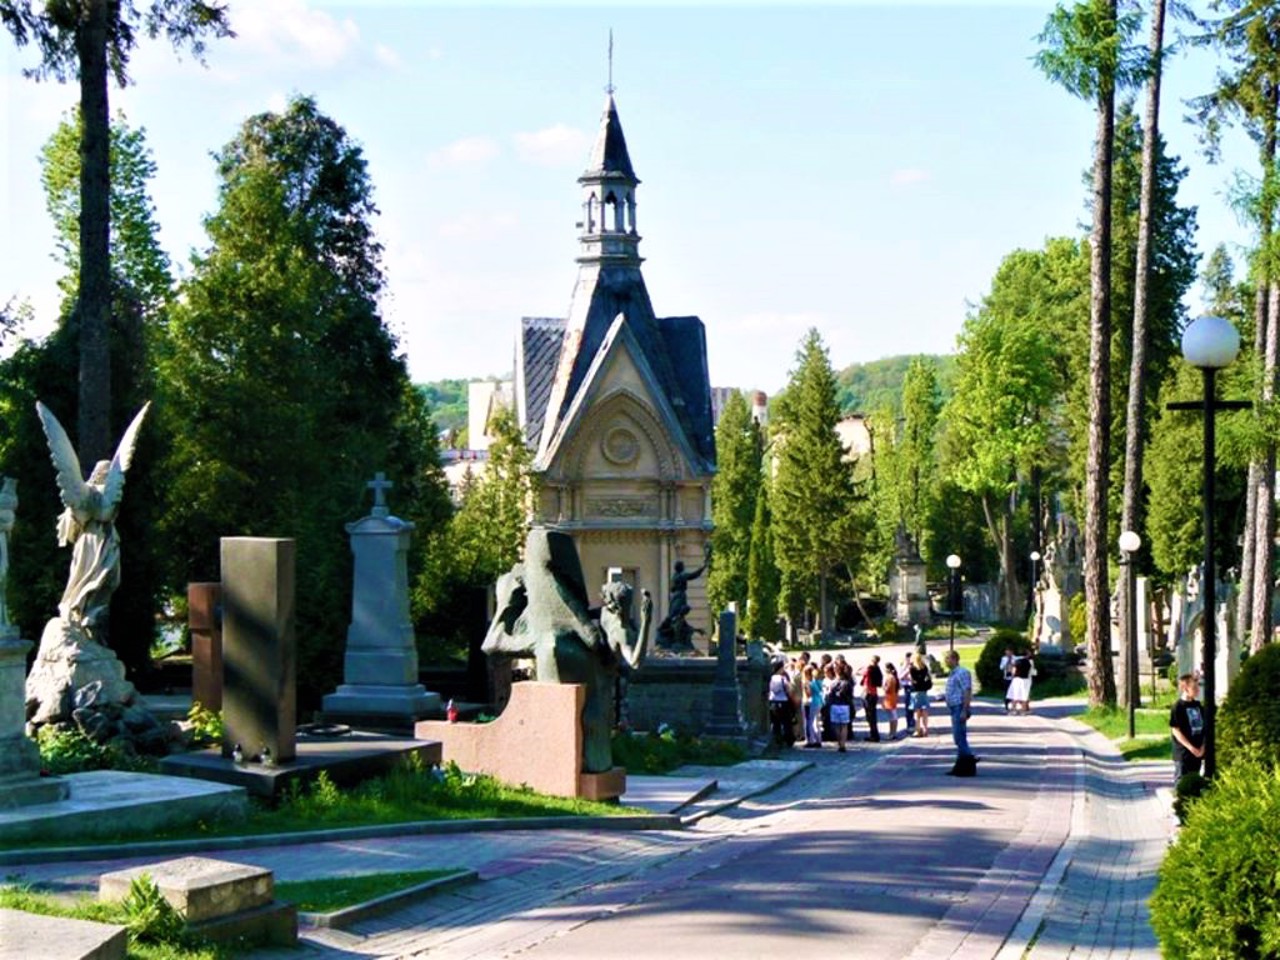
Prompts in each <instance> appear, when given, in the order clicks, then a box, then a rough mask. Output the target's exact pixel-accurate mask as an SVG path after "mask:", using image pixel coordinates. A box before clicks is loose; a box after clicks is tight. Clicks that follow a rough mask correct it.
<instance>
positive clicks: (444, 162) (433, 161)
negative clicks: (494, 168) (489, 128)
mask: <svg viewBox="0 0 1280 960" xmlns="http://www.w3.org/2000/svg"><path fill="white" fill-rule="evenodd" d="M500 152H501V148H499V146H498V144H497V142H495V141H494V140H491V139H490V138H488V137H463V138H462V139H461V140H455V141H453V143H449V144H446V145H445V146H443V147H440V148H439V149H438V150H432V151H431V152H430V153H429V154H427V164H428V165H429V166H432V167H437V168H444V169H451V170H452V169H461V168H465V167H474V166H479V165H480V164H482V163H487V162H489V161H490V160H492V159H493V158H494V157H496V156H497V155H498V154H499V153H500Z"/></svg>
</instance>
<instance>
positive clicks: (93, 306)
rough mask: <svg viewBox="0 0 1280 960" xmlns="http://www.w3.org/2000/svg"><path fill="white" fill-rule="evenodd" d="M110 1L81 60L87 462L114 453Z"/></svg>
mask: <svg viewBox="0 0 1280 960" xmlns="http://www.w3.org/2000/svg"><path fill="white" fill-rule="evenodd" d="M109 6H110V4H109V2H108V0H87V2H86V3H85V11H86V12H85V16H84V19H83V20H82V21H81V25H80V28H79V29H78V31H77V32H76V53H77V55H78V57H79V61H80V118H81V123H82V124H83V129H82V132H81V136H80V296H79V302H78V303H77V306H76V312H77V314H78V316H79V321H80V380H79V386H80V391H79V411H78V420H77V422H78V427H77V431H76V432H77V434H78V440H79V444H78V446H79V453H80V462H81V463H82V464H83V465H84V466H85V468H86V469H92V466H93V464H94V463H96V462H97V461H99V460H107V459H109V458H110V456H111V452H110V445H111V438H110V432H111V428H110V417H111V355H110V346H109V339H108V336H109V329H110V322H111V260H110V256H111V251H110V230H111V165H110V153H109V150H110V140H111V117H110V112H109V107H108V104H107V25H108V16H109V10H108V8H109Z"/></svg>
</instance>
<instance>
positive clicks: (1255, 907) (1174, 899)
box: [1151, 761, 1280, 960]
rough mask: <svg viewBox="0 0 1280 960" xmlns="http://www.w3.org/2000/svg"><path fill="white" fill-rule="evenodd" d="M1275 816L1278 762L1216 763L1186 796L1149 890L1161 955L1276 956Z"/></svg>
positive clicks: (1197, 959) (1278, 846) (1279, 795)
mask: <svg viewBox="0 0 1280 960" xmlns="http://www.w3.org/2000/svg"><path fill="white" fill-rule="evenodd" d="M1184 779H1185V778H1184ZM1278 821H1280V767H1264V766H1262V765H1260V764H1257V763H1254V762H1251V761H1240V762H1239V763H1237V764H1235V765H1234V766H1232V767H1229V768H1227V769H1224V770H1222V771H1220V772H1219V775H1218V777H1217V779H1216V781H1215V784H1214V787H1213V789H1212V790H1210V791H1208V792H1206V793H1205V794H1204V795H1203V796H1202V797H1201V798H1200V799H1199V800H1198V801H1196V802H1195V803H1192V804H1190V807H1189V810H1188V812H1187V822H1186V825H1185V826H1184V827H1183V828H1182V830H1181V831H1179V833H1178V838H1177V840H1176V841H1175V842H1174V844H1173V846H1172V847H1170V848H1169V852H1168V853H1167V854H1166V855H1165V859H1164V862H1163V863H1162V864H1161V865H1160V878H1159V881H1158V883H1157V885H1156V890H1155V893H1154V894H1153V895H1152V898H1151V926H1152V927H1153V929H1154V930H1155V932H1156V936H1157V937H1158V938H1159V939H1160V952H1161V955H1162V956H1166V957H1178V958H1186V960H1201V958H1203V960H1209V958H1218V957H1233V958H1261V957H1275V956H1280V877H1277V874H1276V863H1278V862H1280V831H1277V830H1276V829H1275V825H1276V823H1277V822H1278Z"/></svg>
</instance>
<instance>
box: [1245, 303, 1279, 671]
mask: <svg viewBox="0 0 1280 960" xmlns="http://www.w3.org/2000/svg"><path fill="white" fill-rule="evenodd" d="M1270 290H1271V307H1270V309H1269V310H1268V311H1267V313H1268V316H1270V317H1273V318H1274V317H1276V316H1277V315H1280V283H1277V282H1276V281H1275V280H1272V281H1271V284H1270ZM1277 361H1280V323H1276V322H1274V320H1273V321H1272V322H1270V323H1268V324H1267V342H1266V349H1265V350H1264V351H1263V359H1262V405H1263V408H1264V409H1265V408H1266V407H1267V405H1268V404H1270V403H1271V402H1272V401H1273V400H1274V399H1275V395H1276V371H1277ZM1275 476H1276V442H1275V440H1274V439H1272V438H1270V437H1269V438H1268V440H1267V446H1266V452H1265V453H1264V454H1263V457H1262V461H1261V463H1260V464H1259V469H1258V485H1257V488H1256V493H1255V495H1254V510H1255V512H1256V517H1255V520H1254V534H1253V619H1252V622H1251V624H1250V631H1249V632H1250V634H1251V635H1252V638H1253V640H1252V647H1253V649H1254V650H1260V649H1261V648H1262V646H1263V644H1265V643H1268V642H1269V641H1270V640H1271V600H1272V596H1273V594H1274V592H1275V591H1274V587H1273V585H1272V579H1271V568H1272V555H1273V553H1274V544H1275V535H1276V514H1275Z"/></svg>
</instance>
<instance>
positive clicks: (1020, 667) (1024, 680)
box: [1009, 653, 1036, 713]
mask: <svg viewBox="0 0 1280 960" xmlns="http://www.w3.org/2000/svg"><path fill="white" fill-rule="evenodd" d="M1035 672H1036V665H1035V661H1033V660H1032V659H1031V654H1030V653H1020V654H1018V656H1017V657H1015V658H1014V661H1013V679H1012V680H1011V681H1009V702H1010V703H1012V704H1013V712H1014V713H1030V712H1031V678H1032V677H1034V676H1035Z"/></svg>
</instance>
